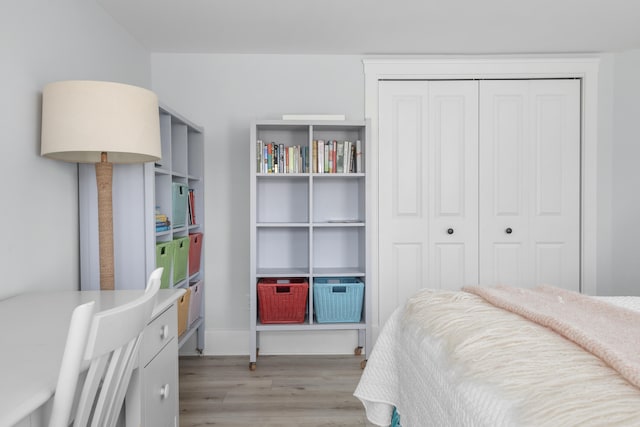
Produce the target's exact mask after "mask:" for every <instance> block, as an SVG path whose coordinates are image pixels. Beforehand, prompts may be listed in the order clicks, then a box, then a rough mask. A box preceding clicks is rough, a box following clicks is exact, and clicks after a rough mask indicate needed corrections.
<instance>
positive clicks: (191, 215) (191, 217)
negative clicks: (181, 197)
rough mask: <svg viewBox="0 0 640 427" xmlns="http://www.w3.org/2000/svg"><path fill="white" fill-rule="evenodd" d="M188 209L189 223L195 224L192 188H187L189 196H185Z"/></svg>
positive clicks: (194, 203)
mask: <svg viewBox="0 0 640 427" xmlns="http://www.w3.org/2000/svg"><path fill="white" fill-rule="evenodd" d="M187 203H188V209H189V215H188V217H189V225H196V224H197V222H196V200H195V194H194V191H193V188H190V189H189V197H188V198H187Z"/></svg>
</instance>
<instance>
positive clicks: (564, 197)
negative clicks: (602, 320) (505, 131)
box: [529, 80, 580, 291]
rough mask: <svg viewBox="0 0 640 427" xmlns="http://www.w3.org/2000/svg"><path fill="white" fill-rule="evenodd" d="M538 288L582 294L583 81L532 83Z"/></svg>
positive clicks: (533, 222)
mask: <svg viewBox="0 0 640 427" xmlns="http://www.w3.org/2000/svg"><path fill="white" fill-rule="evenodd" d="M530 94H531V95H530V96H531V97H530V105H531V107H530V108H531V145H532V147H533V153H532V154H533V156H532V163H533V165H532V172H533V174H532V175H533V176H532V179H531V182H530V183H529V185H530V188H531V189H532V191H531V200H530V203H531V205H532V209H531V214H530V218H529V228H530V230H531V237H530V239H531V245H532V252H533V253H532V256H533V257H534V259H535V261H534V265H535V269H536V271H535V274H534V283H533V284H539V283H547V284H551V285H554V286H559V287H563V288H566V289H571V290H574V291H578V290H579V288H580V283H579V279H580V81H578V80H533V81H531V82H530Z"/></svg>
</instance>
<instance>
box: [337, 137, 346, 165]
mask: <svg viewBox="0 0 640 427" xmlns="http://www.w3.org/2000/svg"><path fill="white" fill-rule="evenodd" d="M336 172H337V173H344V172H345V170H344V141H338V142H337V143H336Z"/></svg>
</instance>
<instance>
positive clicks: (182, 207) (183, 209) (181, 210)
mask: <svg viewBox="0 0 640 427" xmlns="http://www.w3.org/2000/svg"><path fill="white" fill-rule="evenodd" d="M171 190H172V192H171V193H172V196H171V203H172V206H173V222H172V224H173V228H179V227H184V226H186V225H187V206H188V205H187V200H188V198H189V187H188V186H187V184H182V183H180V182H173V183H172V186H171Z"/></svg>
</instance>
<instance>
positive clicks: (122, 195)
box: [79, 105, 206, 352]
mask: <svg viewBox="0 0 640 427" xmlns="http://www.w3.org/2000/svg"><path fill="white" fill-rule="evenodd" d="M159 116H160V137H161V145H162V158H161V159H160V160H159V161H158V162H156V163H145V164H143V165H114V176H113V212H114V218H113V221H114V252H115V253H114V258H115V285H116V289H142V288H144V286H145V285H146V281H147V278H148V277H149V275H150V274H151V272H152V271H153V270H154V269H155V268H156V265H157V263H156V244H157V243H161V242H168V241H172V240H174V239H176V238H181V237H187V236H189V234H190V233H202V235H203V237H202V239H203V240H204V239H205V238H206V236H204V234H205V233H204V130H203V128H202V127H200V126H198V125H196V124H194V123H192V122H191V121H189V120H188V119H186V118H184V117H183V116H181V115H180V114H178V113H176V112H175V111H173V110H171V109H170V108H168V107H166V106H164V105H161V106H160V108H159ZM174 183H179V184H183V185H184V186H186V188H188V189H193V190H194V192H193V194H194V199H195V200H194V205H195V210H194V212H195V219H196V221H195V223H193V224H190V223H189V222H188V220H187V221H185V224H184V225H182V226H176V227H174V226H173V225H174V224H177V223H179V222H180V221H176V218H174V217H173V211H174V209H173V207H174V200H173V196H172V187H173V184H174ZM96 197H97V196H96V182H95V171H94V167H93V165H84V164H82V165H80V168H79V204H80V267H81V268H80V269H81V271H80V276H81V287H82V289H83V290H95V289H99V257H98V233H97V203H96ZM157 211H159V212H162V213H164V214H166V215H167V216H168V217H169V220H170V221H171V224H172V226H171V227H170V228H169V229H168V230H164V231H156V212H157ZM187 212H188V209H187ZM203 259H204V249H201V254H200V263H199V267H200V268H199V269H198V270H197V271H195V272H193V274H188V275H187V277H186V279H184V280H180V281H178V282H177V283H174V281H173V280H172V279H173V276H172V274H169V278H170V280H169V283H168V286H170V287H173V288H184V287H187V286H189V285H190V284H192V283H194V282H196V281H202V282H203V283H204V262H203ZM187 271H188V267H187ZM204 289H205V286H201V287H200V292H204ZM200 301H201V304H200V307H199V310H198V312H199V315H198V316H197V320H195V321H194V322H192V323H191V324H190V325H188V327H187V330H186V332H184V333H183V334H181V335H180V337H179V341H178V344H179V346H180V347H181V346H182V345H183V344H184V343H186V341H187V340H188V339H189V338H191V337H192V336H193V334H197V342H196V349H197V350H198V351H200V352H202V350H203V349H204V295H203V294H201V297H200Z"/></svg>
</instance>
